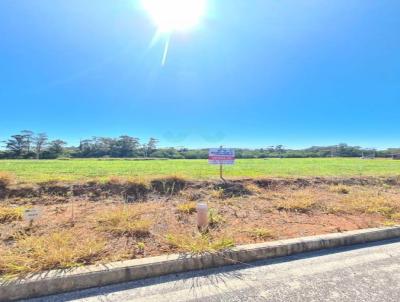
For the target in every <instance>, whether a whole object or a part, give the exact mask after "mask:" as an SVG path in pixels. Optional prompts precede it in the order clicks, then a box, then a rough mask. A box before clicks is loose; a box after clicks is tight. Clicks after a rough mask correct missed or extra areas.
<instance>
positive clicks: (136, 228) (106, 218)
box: [96, 208, 151, 238]
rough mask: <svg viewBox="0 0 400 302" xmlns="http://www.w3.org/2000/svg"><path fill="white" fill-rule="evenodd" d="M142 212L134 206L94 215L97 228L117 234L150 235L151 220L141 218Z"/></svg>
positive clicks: (130, 235) (129, 235)
mask: <svg viewBox="0 0 400 302" xmlns="http://www.w3.org/2000/svg"><path fill="white" fill-rule="evenodd" d="M142 215H143V212H141V211H139V210H137V209H135V208H120V209H116V210H114V211H111V212H107V213H101V214H99V215H98V216H97V217H96V220H97V224H98V226H97V228H98V229H99V230H100V231H103V232H108V233H111V234H114V235H118V236H128V237H138V238H139V237H147V236H149V235H150V227H151V222H150V221H149V220H145V219H142V218H141V216H142Z"/></svg>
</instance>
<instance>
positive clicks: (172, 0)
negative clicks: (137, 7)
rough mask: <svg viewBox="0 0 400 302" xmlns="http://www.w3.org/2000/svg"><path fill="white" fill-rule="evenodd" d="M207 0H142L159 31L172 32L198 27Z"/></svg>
mask: <svg viewBox="0 0 400 302" xmlns="http://www.w3.org/2000/svg"><path fill="white" fill-rule="evenodd" d="M206 1H207V0H142V4H143V8H144V9H145V10H146V11H147V13H148V14H149V15H150V18H151V19H152V21H153V22H154V24H155V26H156V27H157V29H158V31H159V32H161V33H171V32H174V31H187V30H190V29H192V28H194V27H196V26H197V25H198V24H199V22H200V21H201V19H202V17H203V16H204V14H205V11H206V6H207V3H206Z"/></svg>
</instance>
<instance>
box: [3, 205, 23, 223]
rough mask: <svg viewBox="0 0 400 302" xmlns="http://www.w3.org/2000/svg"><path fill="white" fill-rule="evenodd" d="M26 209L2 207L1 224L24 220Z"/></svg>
mask: <svg viewBox="0 0 400 302" xmlns="http://www.w3.org/2000/svg"><path fill="white" fill-rule="evenodd" d="M24 211H25V208H23V207H8V206H0V223H7V222H12V221H17V220H22V218H23V216H24Z"/></svg>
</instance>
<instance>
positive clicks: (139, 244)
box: [137, 242, 146, 251]
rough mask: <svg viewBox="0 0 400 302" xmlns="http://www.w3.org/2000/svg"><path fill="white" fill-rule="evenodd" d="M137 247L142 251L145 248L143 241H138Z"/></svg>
mask: <svg viewBox="0 0 400 302" xmlns="http://www.w3.org/2000/svg"><path fill="white" fill-rule="evenodd" d="M137 247H138V249H139V250H141V251H143V250H144V249H145V248H146V245H145V244H144V242H138V244H137Z"/></svg>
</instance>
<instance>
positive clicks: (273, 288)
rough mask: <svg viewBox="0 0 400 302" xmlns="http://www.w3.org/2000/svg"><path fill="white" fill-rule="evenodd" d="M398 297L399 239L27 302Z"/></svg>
mask: <svg viewBox="0 0 400 302" xmlns="http://www.w3.org/2000/svg"><path fill="white" fill-rule="evenodd" d="M39 301H41V302H50V301H57V302H59V301H80V302H83V301H85V302H89V301H104V302H106V301H107V302H114V301H115V302H117V301H118V302H122V301H146V302H150V301H156V302H160V301H169V302H178V301H285V302H286V301H307V302H309V301H340V302H346V301H351V302H354V301H368V302H371V301H385V302H387V301H396V302H398V301H400V240H395V241H385V242H381V243H379V244H369V245H362V246H356V247H353V248H341V249H334V250H329V251H324V252H316V253H307V254H302V255H297V256H293V257H286V258H281V259H276V260H272V261H271V260H270V261H261V262H257V263H253V264H252V265H238V266H232V267H225V268H222V269H211V270H206V271H202V272H197V273H185V274H179V275H173V276H166V277H160V278H154V279H149V280H145V281H137V282H130V283H125V284H120V285H115V286H108V287H103V288H96V289H91V290H85V291H80V292H75V293H69V294H63V295H57V296H52V297H48V298H42V299H35V300H30V302H39Z"/></svg>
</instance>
